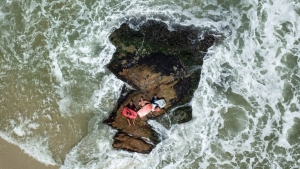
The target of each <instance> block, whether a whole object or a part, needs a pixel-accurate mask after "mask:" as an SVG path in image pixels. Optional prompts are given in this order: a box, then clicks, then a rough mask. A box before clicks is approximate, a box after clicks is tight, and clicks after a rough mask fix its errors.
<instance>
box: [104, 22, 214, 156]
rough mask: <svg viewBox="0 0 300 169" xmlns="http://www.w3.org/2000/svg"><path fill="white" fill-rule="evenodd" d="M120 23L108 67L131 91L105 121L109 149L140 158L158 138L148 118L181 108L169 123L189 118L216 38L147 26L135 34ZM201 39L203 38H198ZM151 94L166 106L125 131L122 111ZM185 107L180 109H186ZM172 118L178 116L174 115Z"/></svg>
mask: <svg viewBox="0 0 300 169" xmlns="http://www.w3.org/2000/svg"><path fill="white" fill-rule="evenodd" d="M129 25H130V24H129V23H124V24H122V25H121V27H120V28H119V29H116V30H115V31H114V32H113V33H112V34H111V35H110V37H109V38H110V41H111V43H112V44H113V45H115V47H116V52H115V53H114V55H113V57H112V59H111V61H110V63H109V64H108V65H107V68H108V69H109V70H110V71H111V72H112V73H113V74H114V75H116V77H118V78H119V79H121V80H123V81H124V82H126V83H127V84H128V85H130V86H131V87H132V88H133V89H128V88H126V86H124V88H123V92H122V95H121V97H120V99H119V100H118V105H117V107H116V108H115V109H114V111H113V112H112V113H111V115H110V117H109V118H108V119H107V120H106V121H105V122H106V123H107V124H108V125H110V126H112V127H113V128H115V129H117V130H118V132H119V133H117V134H116V136H115V137H114V143H113V147H115V148H118V149H126V150H129V151H135V152H140V153H149V152H151V150H152V149H153V148H154V147H155V145H156V144H157V143H159V141H160V140H159V139H158V138H159V137H158V135H157V133H156V132H155V131H154V130H153V129H152V128H151V126H149V125H148V123H147V120H148V118H154V119H155V118H156V117H159V116H161V115H162V114H164V113H168V110H170V109H171V108H174V107H175V108H176V107H180V108H179V109H178V110H180V111H178V112H179V113H180V114H182V115H180V116H178V117H175V116H174V117H173V118H172V117H171V119H175V120H174V121H173V123H183V122H187V121H189V120H190V119H191V118H192V114H191V113H192V111H191V108H190V107H189V106H188V104H186V103H189V102H190V101H191V98H192V96H193V93H194V91H195V89H196V88H197V86H198V84H199V80H200V73H201V69H200V67H201V65H202V64H203V57H204V55H205V52H206V51H207V49H208V48H209V47H210V46H212V45H213V43H214V42H215V36H213V35H212V34H211V33H210V32H203V30H201V29H200V28H196V27H193V26H190V27H183V26H176V25H174V28H173V30H172V31H170V30H169V29H168V27H167V25H166V24H164V23H163V22H158V21H153V20H150V21H147V22H145V23H144V24H142V25H140V26H139V29H138V30H134V29H131V28H130V26H129ZM200 35H201V36H200ZM154 94H157V95H158V97H160V98H164V99H165V100H166V103H167V104H166V106H165V107H164V109H161V110H160V111H158V112H153V114H151V116H145V117H143V118H140V117H139V116H138V117H137V118H136V120H135V125H130V126H128V123H127V119H126V117H124V116H123V115H122V114H121V111H122V109H123V107H124V105H126V104H127V103H129V101H130V100H131V99H132V100H133V102H134V104H135V105H136V106H137V105H138V101H139V99H140V97H141V96H143V97H144V98H145V99H146V100H149V101H150V99H151V98H152V96H153V95H154ZM184 104H185V106H183V107H182V106H180V105H184ZM172 114H176V111H175V112H173V113H172Z"/></svg>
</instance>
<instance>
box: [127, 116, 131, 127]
mask: <svg viewBox="0 0 300 169" xmlns="http://www.w3.org/2000/svg"><path fill="white" fill-rule="evenodd" d="M127 122H128V127H129V126H130V125H131V124H130V120H129V119H128V118H127Z"/></svg>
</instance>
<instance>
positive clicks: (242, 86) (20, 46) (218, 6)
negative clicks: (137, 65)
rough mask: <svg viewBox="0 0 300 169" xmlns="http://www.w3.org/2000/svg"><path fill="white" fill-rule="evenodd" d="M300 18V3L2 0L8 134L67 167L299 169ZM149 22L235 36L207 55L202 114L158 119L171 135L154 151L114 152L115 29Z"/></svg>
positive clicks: (0, 85) (198, 103) (3, 107)
mask: <svg viewBox="0 0 300 169" xmlns="http://www.w3.org/2000/svg"><path fill="white" fill-rule="evenodd" d="M299 17H300V4H299V1H298V0H264V1H263V0H259V1H237V0H235V1H234V0H232V1H230V0H228V1H226V0H223V1H221V0H212V1H206V0H205V1H204V0H198V1H195V0H190V1H185V0H180V1H179V0H171V1H165V0H163V1H161V0H160V1H159V0H149V1H138V0H134V1H129V0H125V1H124V0H122V1H114V0H107V1H105V0H99V1H98V0H97V1H96V0H86V1H83V0H54V1H50V0H3V2H2V3H1V4H0V21H1V22H0V69H1V71H0V136H1V137H2V138H4V139H5V140H7V141H9V142H12V143H14V144H16V145H18V146H19V147H21V148H22V149H24V150H25V152H26V153H28V154H30V155H31V156H33V157H34V158H36V159H37V160H39V161H41V162H43V163H46V164H56V165H59V166H61V168H63V169H74V168H88V169H92V168H95V169H104V168H105V169H120V168H138V169H140V168H149V169H152V168H164V169H174V168H177V169H185V168H186V169H189V168H209V169H215V168H224V169H227V168H228V169H231V168H237V169H239V168H243V169H247V168H266V169H268V168H272V169H273V168H276V169H277V168H286V169H291V168H295V169H296V168H299V166H300V155H299V152H300V92H299V91H300V70H299V67H300V59H299V56H300V51H299V50H300V47H299V46H300V33H299V32H300V24H299ZM147 19H155V20H161V21H163V22H165V23H166V24H168V25H169V28H170V29H172V26H173V25H176V24H181V25H194V26H196V27H198V28H199V29H201V30H207V29H211V30H213V31H216V32H219V33H220V34H222V35H223V36H224V37H225V38H224V40H223V41H219V42H218V43H216V44H215V45H214V46H213V47H211V48H210V49H209V51H208V52H207V54H206V57H205V62H204V65H203V67H202V74H201V81H200V83H199V87H198V89H197V90H196V92H195V94H194V98H193V100H192V102H191V105H192V107H193V119H192V120H191V121H190V122H188V123H185V124H180V125H172V126H171V128H170V129H166V128H164V127H163V125H161V124H158V123H157V122H155V121H150V122H149V123H150V124H151V125H153V127H154V128H155V130H157V131H158V132H159V133H160V134H161V135H162V136H163V138H166V139H165V140H163V141H162V142H161V143H160V144H158V145H157V147H156V148H155V149H154V150H153V151H152V152H151V153H150V154H148V155H145V154H137V153H130V152H126V151H119V150H115V149H113V148H112V147H111V144H112V141H113V139H112V137H113V136H114V134H115V132H116V131H115V130H113V129H111V128H110V127H108V126H107V125H105V124H103V123H102V121H103V120H104V119H105V118H107V117H108V115H109V113H110V112H111V111H112V109H113V107H114V106H115V104H116V100H117V99H118V97H119V95H120V89H121V87H122V85H123V82H121V81H120V80H118V79H117V78H115V77H114V75H112V74H111V73H110V72H109V71H108V70H107V69H106V68H105V65H106V64H107V63H108V62H109V61H110V58H111V56H112V54H113V53H114V51H115V48H114V46H113V45H112V44H110V42H109V40H108V36H109V35H110V33H111V32H113V31H114V30H115V29H117V28H118V27H119V26H120V25H121V24H122V23H124V22H132V23H134V24H133V25H132V27H133V28H136V29H138V25H137V23H139V22H144V21H145V20H147ZM199 37H201V34H199ZM165 118H167V117H165Z"/></svg>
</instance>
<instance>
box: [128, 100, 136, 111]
mask: <svg viewBox="0 0 300 169" xmlns="http://www.w3.org/2000/svg"><path fill="white" fill-rule="evenodd" d="M126 107H127V108H128V109H131V110H134V111H136V107H135V105H134V104H133V100H130V102H129V103H128V104H127V105H126Z"/></svg>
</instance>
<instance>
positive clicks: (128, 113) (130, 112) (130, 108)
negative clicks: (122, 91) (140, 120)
mask: <svg viewBox="0 0 300 169" xmlns="http://www.w3.org/2000/svg"><path fill="white" fill-rule="evenodd" d="M136 110H137V109H136V107H135V105H134V104H133V100H130V102H129V103H128V104H127V105H126V106H125V107H124V108H123V111H122V114H123V115H124V116H125V117H127V122H128V127H129V126H130V125H131V123H130V119H133V122H132V124H133V125H134V126H135V124H134V122H135V119H136V117H137V113H136Z"/></svg>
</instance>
